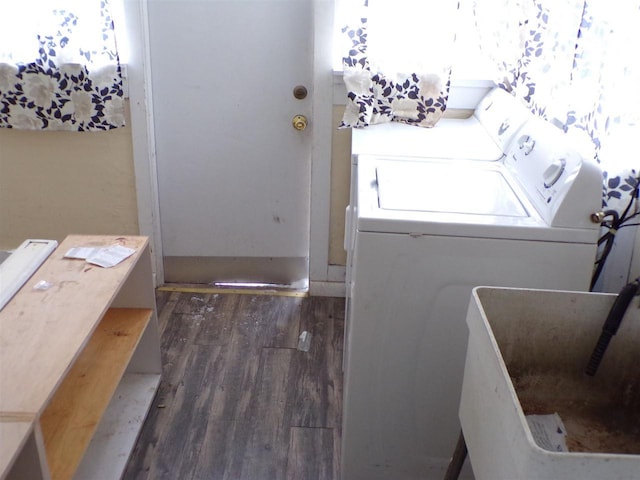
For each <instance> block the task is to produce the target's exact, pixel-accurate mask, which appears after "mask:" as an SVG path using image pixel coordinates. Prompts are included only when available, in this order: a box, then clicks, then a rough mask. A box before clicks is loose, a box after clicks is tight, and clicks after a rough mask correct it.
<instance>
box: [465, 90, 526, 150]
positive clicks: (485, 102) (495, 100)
mask: <svg viewBox="0 0 640 480" xmlns="http://www.w3.org/2000/svg"><path fill="white" fill-rule="evenodd" d="M473 115H474V117H476V118H477V119H478V121H479V122H480V123H481V124H482V126H483V127H484V129H485V130H486V131H487V133H488V134H489V137H490V138H491V139H492V140H493V141H494V142H495V143H496V145H497V146H498V147H500V150H501V151H503V152H504V151H505V150H506V148H507V146H508V145H509V144H510V143H511V141H512V140H513V137H514V135H515V134H516V132H517V131H518V129H519V128H520V127H522V125H523V124H524V123H525V122H526V121H527V120H529V119H530V118H533V114H532V113H531V112H530V111H529V109H528V108H527V107H526V106H525V105H524V104H523V103H522V102H520V100H518V99H517V98H515V97H514V96H513V95H511V94H510V93H507V92H506V91H505V90H503V89H501V88H499V87H496V88H494V89H492V90H491V91H490V92H489V93H487V94H486V95H485V96H484V97H483V98H482V100H480V103H479V104H478V106H477V107H476V109H475V110H474V113H473Z"/></svg>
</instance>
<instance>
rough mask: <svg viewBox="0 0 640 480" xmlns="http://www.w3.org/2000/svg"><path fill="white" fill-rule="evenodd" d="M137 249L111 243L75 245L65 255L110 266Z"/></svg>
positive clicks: (106, 266)
mask: <svg viewBox="0 0 640 480" xmlns="http://www.w3.org/2000/svg"><path fill="white" fill-rule="evenodd" d="M135 251H136V250H135V249H134V248H128V247H123V246H122V245H111V246H109V247H73V248H71V249H69V251H67V253H66V254H65V255H64V256H65V258H75V259H80V260H86V261H87V262H88V263H91V264H93V265H98V266H100V267H104V268H109V267H113V266H115V265H118V264H119V263H120V262H122V261H123V260H125V259H126V258H128V257H130V256H131V255H133V254H134V253H135Z"/></svg>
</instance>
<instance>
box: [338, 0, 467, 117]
mask: <svg viewBox="0 0 640 480" xmlns="http://www.w3.org/2000/svg"><path fill="white" fill-rule="evenodd" d="M339 8H340V9H342V11H341V12H339V15H341V16H342V18H348V25H347V26H346V27H345V28H344V30H343V31H344V33H345V36H344V38H345V41H346V42H347V43H346V45H345V47H344V51H345V52H347V54H346V55H345V58H344V81H345V85H346V87H347V92H348V95H347V98H348V99H347V106H346V110H345V114H344V118H343V123H342V126H343V127H365V126H367V125H371V124H375V123H385V122H390V121H400V122H404V123H409V124H413V125H419V126H424V127H432V126H434V125H435V124H436V123H437V121H438V120H439V119H440V118H441V117H442V115H443V113H444V111H445V109H446V103H447V99H448V95H449V83H450V75H451V62H452V58H453V57H454V54H453V48H454V40H455V28H454V25H455V18H456V14H457V10H458V2H457V1H452V0H432V1H429V2H426V1H424V0H393V1H389V0H368V2H367V1H364V0H342V1H341V2H340V4H339Z"/></svg>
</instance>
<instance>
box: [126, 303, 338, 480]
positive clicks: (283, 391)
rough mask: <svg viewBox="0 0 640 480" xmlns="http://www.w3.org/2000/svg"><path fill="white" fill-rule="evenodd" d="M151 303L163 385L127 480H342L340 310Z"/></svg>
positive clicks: (288, 305)
mask: <svg viewBox="0 0 640 480" xmlns="http://www.w3.org/2000/svg"><path fill="white" fill-rule="evenodd" d="M157 303H158V312H159V324H160V325H159V326H160V334H161V339H162V359H163V365H164V366H163V378H162V382H161V384H160V388H159V390H158V394H157V396H156V398H155V400H154V402H153V405H152V407H151V411H150V412H149V415H148V417H147V420H146V422H145V425H144V427H143V429H142V432H141V434H140V438H139V439H138V443H137V445H136V447H135V449H134V452H133V454H132V457H131V459H130V461H129V464H128V465H127V469H126V471H125V474H124V476H123V479H126V480H130V479H138V480H139V479H149V480H160V479H170V480H191V479H203V480H218V479H220V480H222V479H224V480H227V479H233V480H236V479H238V480H279V479H287V480H289V479H291V480H293V479H296V480H315V479H318V480H323V479H332V480H333V479H338V478H339V465H340V425H341V413H342V343H343V327H344V299H341V298H323V297H307V298H296V297H286V296H263V295H245V294H243V295H237V294H218V293H215V294H214V293H211V294H195V293H176V292H173V293H169V292H161V291H159V292H158V294H157ZM303 331H309V332H310V333H311V334H312V339H311V348H310V350H309V352H302V351H299V350H297V345H298V336H299V335H300V333H301V332H303Z"/></svg>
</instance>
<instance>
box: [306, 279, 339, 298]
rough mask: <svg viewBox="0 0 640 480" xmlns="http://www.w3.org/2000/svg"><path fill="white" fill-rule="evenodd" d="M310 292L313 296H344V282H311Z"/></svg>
mask: <svg viewBox="0 0 640 480" xmlns="http://www.w3.org/2000/svg"><path fill="white" fill-rule="evenodd" d="M309 294H310V295H311V296H312V297H344V296H345V284H344V282H314V281H310V282H309Z"/></svg>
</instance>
